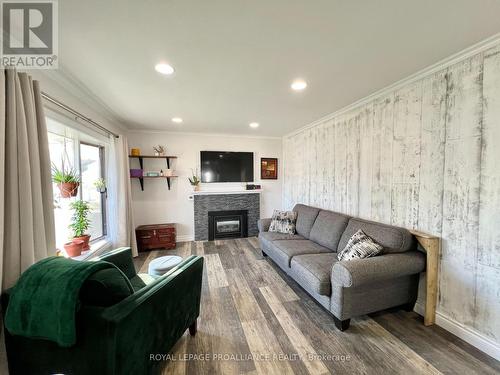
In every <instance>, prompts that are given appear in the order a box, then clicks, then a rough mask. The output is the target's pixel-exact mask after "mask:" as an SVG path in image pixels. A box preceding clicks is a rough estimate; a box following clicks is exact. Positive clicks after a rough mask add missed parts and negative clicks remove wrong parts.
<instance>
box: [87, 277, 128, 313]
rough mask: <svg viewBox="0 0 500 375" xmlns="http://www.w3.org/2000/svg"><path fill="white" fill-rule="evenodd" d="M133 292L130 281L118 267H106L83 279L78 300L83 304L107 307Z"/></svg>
mask: <svg viewBox="0 0 500 375" xmlns="http://www.w3.org/2000/svg"><path fill="white" fill-rule="evenodd" d="M133 293H134V289H133V288H132V285H131V283H130V281H129V280H128V279H127V277H126V276H125V275H124V274H123V273H122V272H121V271H120V270H119V269H118V268H106V269H103V270H100V271H97V272H94V273H93V274H92V275H90V276H89V277H88V278H87V280H85V282H84V283H83V285H82V287H81V288H80V301H81V302H82V303H83V304H85V305H90V306H100V307H108V306H112V305H114V304H116V303H118V302H120V301H121V300H123V299H125V298H127V297H128V296H130V295H131V294H133Z"/></svg>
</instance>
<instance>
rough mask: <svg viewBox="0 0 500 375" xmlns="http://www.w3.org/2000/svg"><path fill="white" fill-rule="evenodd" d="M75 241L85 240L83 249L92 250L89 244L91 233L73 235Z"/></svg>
mask: <svg viewBox="0 0 500 375" xmlns="http://www.w3.org/2000/svg"><path fill="white" fill-rule="evenodd" d="M75 241H77V242H78V241H83V248H82V250H83V251H85V250H90V245H89V241H90V234H84V235H83V236H80V237H73V242H75Z"/></svg>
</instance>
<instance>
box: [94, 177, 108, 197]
mask: <svg viewBox="0 0 500 375" xmlns="http://www.w3.org/2000/svg"><path fill="white" fill-rule="evenodd" d="M94 187H95V188H96V189H97V191H98V192H99V193H101V194H104V193H106V190H107V188H106V180H105V179H104V178H98V179H97V180H95V181H94Z"/></svg>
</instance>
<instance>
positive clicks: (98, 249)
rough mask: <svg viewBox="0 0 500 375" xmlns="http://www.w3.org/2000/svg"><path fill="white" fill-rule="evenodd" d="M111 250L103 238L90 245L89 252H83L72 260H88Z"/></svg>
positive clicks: (106, 240)
mask: <svg viewBox="0 0 500 375" xmlns="http://www.w3.org/2000/svg"><path fill="white" fill-rule="evenodd" d="M109 248H111V242H109V241H108V239H107V238H103V239H101V240H98V241H96V242H94V243H91V244H90V250H87V251H83V252H82V253H81V255H78V256H76V257H72V258H71V259H74V260H88V259H90V258H92V257H94V256H96V255H99V254H101V253H102V252H104V251H106V250H108V249H109Z"/></svg>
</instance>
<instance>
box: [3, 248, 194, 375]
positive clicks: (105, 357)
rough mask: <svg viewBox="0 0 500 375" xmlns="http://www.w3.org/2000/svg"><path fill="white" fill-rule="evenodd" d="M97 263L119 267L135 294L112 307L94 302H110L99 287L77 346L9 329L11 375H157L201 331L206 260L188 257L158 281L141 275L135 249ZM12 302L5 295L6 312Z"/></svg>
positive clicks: (84, 311) (84, 305)
mask: <svg viewBox="0 0 500 375" xmlns="http://www.w3.org/2000/svg"><path fill="white" fill-rule="evenodd" d="M97 259H100V260H105V261H108V262H110V263H113V264H114V265H116V266H117V267H118V268H119V269H120V270H121V271H122V272H123V273H124V274H125V275H126V277H127V278H128V279H129V280H130V283H131V285H132V286H133V289H134V292H133V293H130V291H129V294H128V295H127V296H125V297H124V298H123V299H121V300H120V301H118V302H116V303H114V304H112V305H110V306H103V303H92V302H91V301H92V300H94V301H100V300H101V301H102V300H105V299H106V296H98V295H96V294H99V290H101V289H99V288H98V289H95V291H94V293H93V294H94V295H91V296H90V298H83V299H82V302H81V307H80V309H79V310H78V312H77V318H76V325H77V326H76V340H77V342H76V344H75V345H73V346H72V347H69V348H64V347H60V346H58V345H57V344H56V343H55V342H52V341H48V340H41V339H34V338H27V337H21V336H14V335H10V334H9V332H8V331H6V330H5V329H4V332H5V341H6V348H7V356H8V362H9V371H10V374H11V375H16V374H23V375H29V374H56V373H63V374H93V375H94V374H103V375H106V374H110V375H111V374H117V375H118V374H120V375H124V374H156V373H160V372H161V370H162V368H163V366H164V364H165V362H163V361H157V360H155V358H154V355H155V354H165V353H169V351H170V350H171V348H172V347H173V346H174V344H175V343H176V342H177V340H178V339H179V338H180V337H181V336H182V335H183V334H184V332H185V331H186V329H188V328H189V331H190V333H191V335H194V334H195V333H196V322H197V318H198V316H199V312H200V298H201V284H202V274H203V258H202V257H198V256H191V257H188V258H186V259H185V260H184V261H183V262H182V263H181V264H179V265H178V266H177V267H175V268H173V269H172V270H170V271H169V272H168V273H167V274H165V275H163V276H161V277H158V278H152V277H147V275H141V274H137V273H136V271H135V268H134V264H133V261H132V254H131V251H130V248H121V249H117V250H114V251H111V252H109V253H107V254H106V255H104V256H102V257H100V258H97ZM114 270H115V271H116V272H118V271H117V270H116V269H114ZM118 273H119V272H118ZM87 293H88V290H87ZM80 296H81V297H82V292H81V293H80ZM115 297H116V296H115ZM89 300H90V302H89ZM108 301H109V299H108ZM8 303H9V291H6V292H5V293H4V294H3V295H2V307H3V311H4V314H5V311H6V308H7V305H8ZM104 305H105V304H104ZM157 357H158V356H157Z"/></svg>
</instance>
